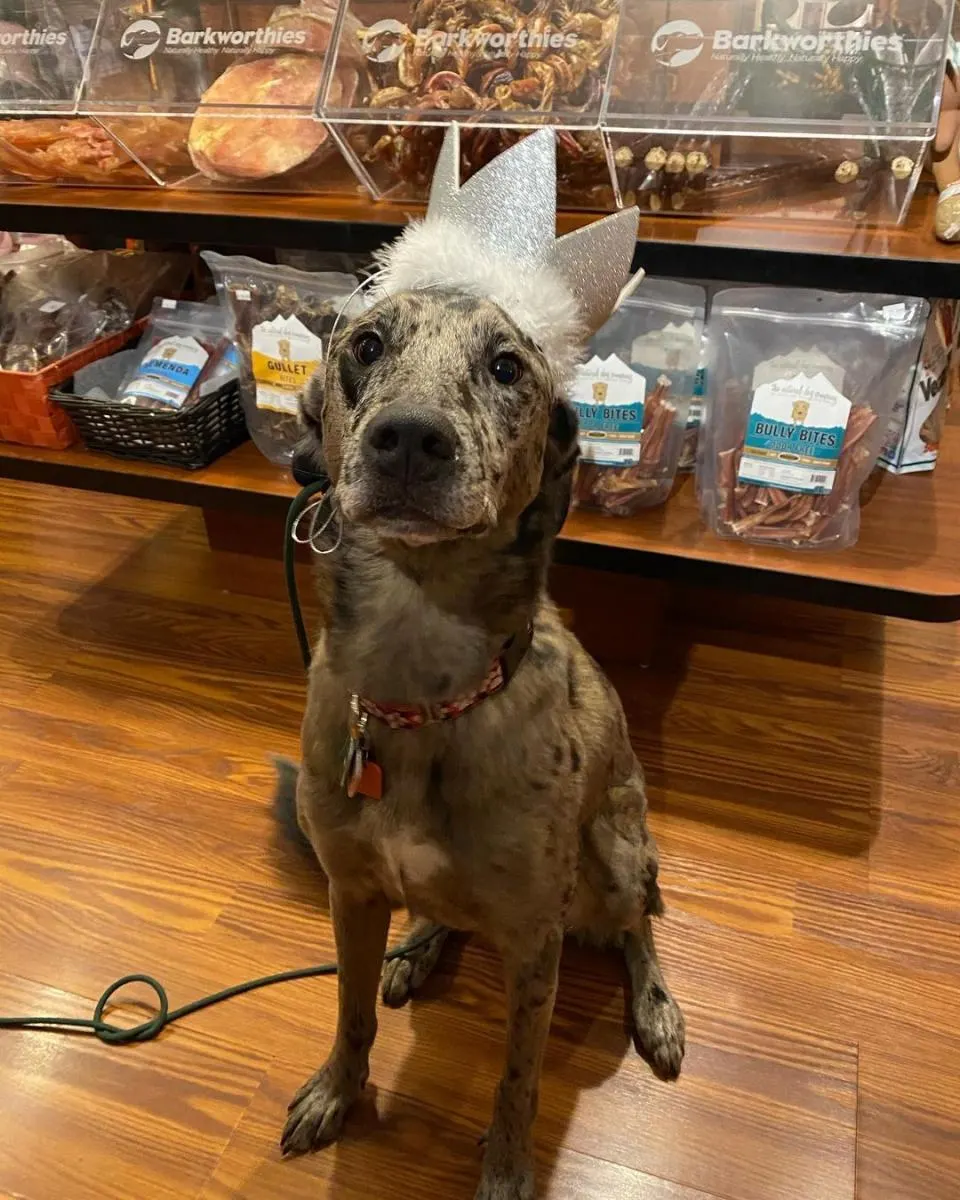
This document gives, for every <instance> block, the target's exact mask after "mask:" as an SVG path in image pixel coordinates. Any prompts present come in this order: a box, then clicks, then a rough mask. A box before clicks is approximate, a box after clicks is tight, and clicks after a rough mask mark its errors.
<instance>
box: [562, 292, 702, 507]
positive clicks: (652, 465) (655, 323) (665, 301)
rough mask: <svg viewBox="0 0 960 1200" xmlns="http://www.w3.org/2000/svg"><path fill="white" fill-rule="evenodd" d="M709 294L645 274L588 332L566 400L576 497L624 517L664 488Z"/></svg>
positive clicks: (657, 500)
mask: <svg viewBox="0 0 960 1200" xmlns="http://www.w3.org/2000/svg"><path fill="white" fill-rule="evenodd" d="M705 300H706V297H705V293H704V290H703V288H702V287H698V286H697V285H696V284H688V283H676V282H673V281H672V280H667V279H647V280H645V281H644V283H643V284H642V286H641V289H640V291H639V292H638V293H637V295H635V296H633V297H631V298H630V299H628V300H626V301H625V302H624V303H623V304H622V305H621V306H620V308H618V309H617V311H616V312H615V313H614V314H613V315H612V316H611V318H610V320H609V321H607V323H606V325H604V326H603V328H602V329H601V330H600V331H599V332H598V333H596V334H595V335H594V337H593V338H592V340H591V342H590V349H589V353H590V356H591V357H590V358H589V361H588V362H586V363H585V364H584V365H583V366H581V367H580V368H579V369H578V371H577V377H576V381H575V383H574V387H573V392H572V397H571V398H572V400H573V403H574V405H575V406H576V409H577V415H578V417H579V420H580V454H581V460H580V464H579V466H578V468H577V479H576V483H575V485H574V501H575V503H576V504H578V505H581V506H583V507H590V508H599V509H601V510H602V511H604V512H607V513H611V514H616V515H618V516H629V515H630V514H631V513H634V512H636V511H637V510H638V509H641V508H646V507H649V506H651V505H655V504H662V503H663V501H664V500H666V498H667V496H668V495H669V494H670V489H671V487H672V486H673V480H674V477H675V475H676V473H677V464H678V462H679V459H680V452H681V449H682V447H683V441H684V429H685V426H686V423H687V415H688V409H689V406H690V399H691V395H692V392H693V385H694V378H695V375H696V368H697V362H698V357H699V353H700V343H701V337H702V332H703V315H704V307H705Z"/></svg>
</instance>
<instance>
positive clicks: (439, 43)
mask: <svg viewBox="0 0 960 1200" xmlns="http://www.w3.org/2000/svg"><path fill="white" fill-rule="evenodd" d="M353 11H354V12H362V13H363V12H365V13H368V14H369V17H370V21H369V24H368V25H366V26H365V27H362V28H361V27H357V28H356V30H355V33H354V38H355V44H356V45H357V46H359V47H360V50H361V53H362V56H363V61H364V63H365V65H366V67H367V68H369V73H370V86H369V88H368V91H367V95H366V98H365V99H364V101H363V105H364V107H367V108H369V109H371V110H379V111H382V113H383V124H382V125H374V126H370V127H369V128H368V129H364V128H362V127H357V128H354V129H351V130H350V132H349V134H348V135H347V136H348V137H349V139H350V141H351V143H352V144H353V146H354V149H355V151H356V152H357V153H358V155H359V156H360V157H361V158H362V159H363V161H364V162H365V164H367V166H368V168H369V169H370V170H371V171H372V173H373V174H375V175H377V176H378V177H379V178H383V179H385V180H386V182H385V184H384V191H392V192H393V193H394V194H396V195H402V196H403V197H408V198H416V197H417V196H419V195H422V196H425V195H426V193H427V191H428V190H429V183H430V178H431V176H432V173H433V165H434V162H435V161H436V156H437V153H438V151H439V146H440V140H441V138H442V130H440V129H438V128H437V127H436V126H430V125H426V124H422V123H421V122H420V120H419V118H421V117H423V116H425V115H427V114H433V113H436V112H442V113H449V114H450V115H451V118H452V117H453V116H454V114H457V117H456V119H458V120H460V121H461V122H462V123H463V124H464V125H465V126H470V125H472V124H474V123H476V124H477V125H478V126H479V127H478V128H476V129H469V128H465V129H464V132H463V134H462V135H461V153H462V156H463V161H462V163H461V178H462V179H467V178H469V177H470V175H471V174H473V173H474V172H475V171H477V170H479V169H480V168H481V167H482V166H484V165H485V164H486V163H487V162H489V161H490V159H492V158H493V157H495V156H496V155H497V154H499V153H500V152H501V151H502V150H505V149H507V148H508V147H509V146H511V145H513V144H514V142H515V141H516V140H517V139H518V137H520V136H522V135H521V134H520V133H518V132H517V131H515V130H511V129H509V128H507V126H509V124H510V123H511V122H512V121H516V122H517V123H518V124H520V125H524V124H525V125H526V126H527V128H528V129H529V128H530V127H531V126H534V125H536V124H539V123H540V122H541V121H543V120H544V116H543V114H546V113H556V114H558V116H559V118H560V120H562V119H563V114H565V113H571V114H578V115H580V114H590V113H596V114H597V115H599V110H600V103H601V99H602V96H603V87H604V81H605V79H606V75H607V70H608V67H609V62H610V54H611V50H612V47H613V42H614V38H615V35H616V30H617V24H618V20H619V3H618V0H569V2H567V0H545V2H544V3H538V4H535V5H531V4H528V3H524V4H516V3H510V2H509V0H504V2H502V3H498V2H497V0H443V3H438V2H437V0H415V3H414V4H413V5H412V6H411V10H410V17H409V20H408V22H407V23H406V24H398V23H397V22H386V21H382V20H381V19H380V17H381V16H382V14H381V13H380V10H379V9H377V8H376V6H375V5H371V4H367V5H364V4H363V3H362V0H354V4H353ZM387 26H389V28H387ZM394 26H397V27H394ZM347 42H348V39H347V38H346V37H344V36H341V39H340V45H341V47H347ZM343 53H344V50H343V49H341V50H340V52H339V57H338V62H342V61H343V58H342V55H343ZM331 107H332V106H331ZM496 114H507V115H506V116H502V117H497V116H496ZM584 123H585V124H586V123H588V122H587V121H585V122H584ZM558 143H559V145H558V156H557V188H558V195H559V196H560V198H561V201H562V202H563V203H565V204H568V205H572V206H574V207H577V208H591V207H601V208H606V207H610V206H611V205H612V202H613V195H612V188H611V183H610V173H609V167H608V164H607V160H606V154H605V150H604V146H603V142H602V139H601V137H600V136H599V134H598V133H597V132H596V131H595V130H583V131H580V130H578V131H576V132H573V131H570V130H560V131H558Z"/></svg>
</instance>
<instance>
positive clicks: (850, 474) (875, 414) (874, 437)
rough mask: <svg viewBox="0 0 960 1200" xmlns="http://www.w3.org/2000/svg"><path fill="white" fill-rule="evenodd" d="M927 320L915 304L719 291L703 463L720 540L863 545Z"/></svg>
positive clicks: (921, 304) (706, 506) (708, 514)
mask: <svg viewBox="0 0 960 1200" xmlns="http://www.w3.org/2000/svg"><path fill="white" fill-rule="evenodd" d="M926 311H927V304H926V301H924V300H919V299H915V298H911V297H897V296H859V295H853V294H842V293H829V292H803V291H798V290H790V289H786V288H783V289H778V288H769V289H768V288H752V289H746V290H745V289H734V290H731V291H725V292H721V293H719V295H718V296H717V297H716V298H715V300H714V303H713V307H712V309H711V318H710V320H711V325H710V336H711V343H712V347H713V354H712V358H711V370H710V374H709V377H708V379H707V397H706V402H705V409H704V421H703V426H702V429H701V434H700V436H701V438H702V439H703V445H702V448H701V454H700V459H699V464H698V484H699V491H700V499H701V507H702V510H703V514H704V518H705V520H706V522H707V524H708V525H709V526H710V528H711V529H713V530H714V532H716V533H719V534H720V535H721V536H724V537H734V538H741V539H743V540H745V541H754V542H761V543H766V544H774V545H779V546H786V547H797V548H806V547H824V546H833V547H842V546H849V545H852V544H853V543H854V542H855V541H856V538H857V533H858V530H859V519H860V501H859V493H860V488H861V486H862V484H863V482H864V480H865V479H866V477H867V475H868V473H869V472H870V470H871V468H872V467H873V465H874V463H875V462H876V459H877V454H878V452H879V449H880V443H881V441H882V438H883V431H884V428H885V424H886V422H887V420H888V419H889V416H890V412H891V410H892V408H893V405H894V402H895V400H896V397H897V394H898V392H899V391H900V390H901V389H902V388H903V387H904V386H905V385H907V383H908V381H909V379H910V378H912V374H913V368H914V365H915V363H916V358H917V353H918V351H919V346H920V337H921V335H922V330H923V323H924V318H925V316H926Z"/></svg>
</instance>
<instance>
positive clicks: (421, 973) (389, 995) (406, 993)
mask: <svg viewBox="0 0 960 1200" xmlns="http://www.w3.org/2000/svg"><path fill="white" fill-rule="evenodd" d="M449 933H450V930H449V929H448V928H447V927H446V926H445V925H437V924H435V922H433V921H428V920H427V919H426V918H425V917H414V918H413V919H412V920H411V921H410V923H409V926H408V928H407V930H406V932H405V933H404V935H403V940H404V941H405V942H412V941H419V940H420V938H422V937H423V938H427V939H428V940H427V941H426V942H424V944H423V945H422V946H417V947H416V949H414V950H409V951H407V953H406V954H403V955H401V956H400V957H399V958H394V959H391V960H390V962H388V963H385V964H384V968H383V975H382V977H381V980H380V994H381V995H382V996H383V1002H384V1004H389V1005H390V1007H391V1008H400V1007H401V1005H404V1004H406V1002H407V1001H408V1000H409V999H410V997H411V995H412V994H413V993H414V992H415V991H416V990H417V989H418V988H419V987H422V986H423V984H424V983H425V982H426V979H427V977H428V976H429V975H430V974H431V972H432V971H433V968H434V967H435V966H436V965H437V963H438V962H439V960H440V952H441V951H442V950H443V944H444V942H445V941H446V940H447V936H448V934H449Z"/></svg>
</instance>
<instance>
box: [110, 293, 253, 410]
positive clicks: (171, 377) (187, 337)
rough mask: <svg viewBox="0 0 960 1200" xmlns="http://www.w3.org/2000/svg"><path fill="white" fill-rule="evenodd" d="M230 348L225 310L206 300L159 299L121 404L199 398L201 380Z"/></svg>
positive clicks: (183, 404) (184, 403)
mask: <svg viewBox="0 0 960 1200" xmlns="http://www.w3.org/2000/svg"><path fill="white" fill-rule="evenodd" d="M228 346H229V342H228V338H227V320H226V316H225V314H224V313H223V311H222V310H221V309H219V308H215V307H212V306H211V305H209V304H194V303H191V302H189V301H179V302H178V301H176V300H166V299H158V300H155V301H154V305H153V311H152V312H151V314H150V322H149V324H148V325H147V328H146V330H145V332H144V335H143V338H142V340H141V343H140V349H139V354H138V361H137V362H136V363H135V364H134V366H133V369H132V370H131V371H130V372H129V373H128V375H127V378H126V379H125V380H124V382H123V383H122V384H121V386H120V389H119V391H118V393H117V400H118V401H119V403H121V404H129V405H135V406H136V407H138V408H154V409H161V410H163V409H168V410H169V409H182V408H187V407H189V405H190V404H192V403H193V402H194V401H195V400H197V399H198V398H199V396H200V387H201V383H202V381H203V380H204V379H205V378H206V377H207V376H209V375H210V373H211V372H212V370H213V368H214V366H215V365H216V364H217V363H218V362H219V361H220V360H221V359H222V358H223V357H224V355H225V353H226V351H227V348H228Z"/></svg>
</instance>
